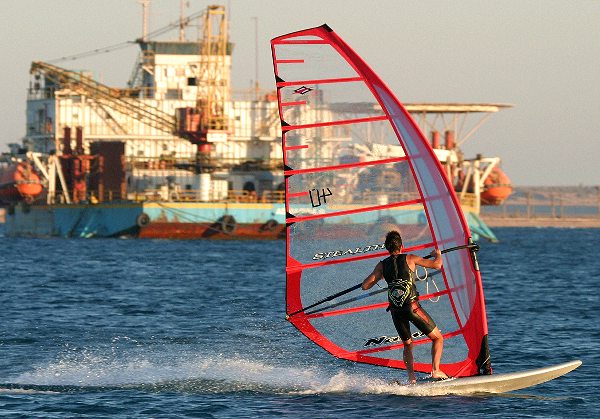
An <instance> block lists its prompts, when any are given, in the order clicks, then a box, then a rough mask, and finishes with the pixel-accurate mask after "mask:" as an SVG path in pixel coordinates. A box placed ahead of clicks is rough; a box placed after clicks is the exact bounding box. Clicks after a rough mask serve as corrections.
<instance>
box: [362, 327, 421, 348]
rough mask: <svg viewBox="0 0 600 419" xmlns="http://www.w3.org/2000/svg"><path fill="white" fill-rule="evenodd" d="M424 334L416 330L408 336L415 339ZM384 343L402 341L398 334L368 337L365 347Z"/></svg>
mask: <svg viewBox="0 0 600 419" xmlns="http://www.w3.org/2000/svg"><path fill="white" fill-rule="evenodd" d="M423 336H425V335H424V334H423V333H422V332H420V331H416V332H414V333H413V334H412V335H410V337H411V338H412V339H417V338H420V337H423ZM386 343H402V339H401V338H400V336H380V337H378V338H370V339H368V340H367V341H366V342H365V345H364V346H365V347H369V346H379V345H385V344H386Z"/></svg>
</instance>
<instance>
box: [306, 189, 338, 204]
mask: <svg viewBox="0 0 600 419" xmlns="http://www.w3.org/2000/svg"><path fill="white" fill-rule="evenodd" d="M325 189H327V192H325ZM313 192H314V194H313ZM308 194H309V195H310V203H311V204H312V206H313V208H315V207H320V206H321V205H322V204H326V203H327V197H328V196H331V195H333V192H331V189H329V188H323V189H321V190H319V189H311V190H310V191H308ZM321 199H323V202H321Z"/></svg>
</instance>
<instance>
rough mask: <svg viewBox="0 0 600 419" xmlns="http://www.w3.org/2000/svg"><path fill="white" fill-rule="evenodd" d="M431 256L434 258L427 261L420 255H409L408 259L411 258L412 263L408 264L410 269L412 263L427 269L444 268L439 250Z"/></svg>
mask: <svg viewBox="0 0 600 419" xmlns="http://www.w3.org/2000/svg"><path fill="white" fill-rule="evenodd" d="M431 256H433V257H434V258H433V259H425V258H422V257H421V256H418V255H408V257H410V261H407V263H408V264H409V267H410V265H411V262H412V264H414V265H419V266H424V267H425V268H432V269H440V268H441V267H442V254H441V252H440V251H439V250H433V251H432V252H431Z"/></svg>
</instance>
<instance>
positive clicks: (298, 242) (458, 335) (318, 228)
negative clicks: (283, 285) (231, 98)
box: [271, 25, 489, 377]
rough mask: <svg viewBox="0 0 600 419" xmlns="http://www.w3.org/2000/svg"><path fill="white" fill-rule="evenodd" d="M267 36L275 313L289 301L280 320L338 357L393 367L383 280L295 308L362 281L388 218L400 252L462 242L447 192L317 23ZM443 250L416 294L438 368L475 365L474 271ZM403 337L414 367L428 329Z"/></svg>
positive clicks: (355, 63)
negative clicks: (281, 212) (430, 321)
mask: <svg viewBox="0 0 600 419" xmlns="http://www.w3.org/2000/svg"><path fill="white" fill-rule="evenodd" d="M271 46H272V54H273V66H274V71H275V78H276V83H277V93H278V94H277V96H278V101H279V112H280V117H281V124H282V147H283V155H284V163H285V178H286V182H285V185H286V191H285V192H286V211H287V218H286V223H287V263H286V277H287V313H288V315H290V314H292V313H296V312H298V313H297V314H293V315H291V316H290V317H289V320H290V321H291V322H292V324H294V326H296V327H297V328H298V329H299V330H300V331H301V332H302V333H303V334H305V335H306V336H307V337H308V338H309V339H311V340H313V341H314V342H315V343H316V344H318V345H320V346H321V347H323V348H324V349H326V350H327V351H329V352H330V353H331V354H333V355H335V356H337V357H339V358H344V359H349V360H352V361H357V362H364V363H370V364H376V365H383V366H388V367H394V368H405V365H404V362H403V361H402V341H401V340H400V339H399V338H398V336H397V333H396V331H395V329H394V326H393V324H392V321H391V318H390V315H389V313H388V312H386V308H387V305H388V304H387V294H386V292H385V290H384V289H375V290H374V291H373V289H372V290H369V291H362V290H360V289H358V290H354V291H352V292H349V293H346V294H343V295H341V296H339V297H337V298H333V299H331V300H328V301H326V302H324V303H322V304H317V305H316V306H315V307H313V308H311V309H307V310H302V309H303V307H308V306H310V305H312V304H314V303H315V302H319V301H320V300H322V299H324V298H325V297H327V296H331V295H334V294H336V293H338V292H339V291H341V290H344V289H347V288H348V287H350V286H352V285H355V284H356V283H357V282H360V281H362V279H364V278H365V277H366V276H367V275H368V274H369V273H370V272H371V271H372V270H373V268H374V266H375V264H376V263H377V262H378V261H379V260H381V259H383V258H384V257H386V256H387V252H386V251H385V248H384V247H383V241H384V237H385V234H386V233H387V232H388V231H389V230H392V229H396V230H399V231H400V232H401V233H402V237H403V242H404V251H405V252H412V253H417V254H422V255H424V254H427V253H429V252H431V250H432V249H434V248H437V249H440V250H445V249H450V248H454V247H459V246H465V245H467V244H469V242H470V236H471V234H470V232H469V228H468V225H467V223H466V221H465V217H464V215H463V213H462V210H461V208H460V206H459V203H458V199H457V197H456V195H455V193H454V190H453V188H452V185H450V183H449V182H448V179H447V178H446V176H445V174H444V171H443V169H442V166H441V164H440V162H439V161H438V160H437V158H436V157H435V154H434V152H433V150H432V149H431V147H430V145H429V143H428V141H427V140H426V138H425V137H424V136H423V134H422V133H421V131H420V130H419V128H418V127H417V125H416V123H415V122H414V120H413V119H412V117H411V116H410V114H409V113H408V112H407V111H406V110H405V109H404V107H403V106H402V104H401V103H400V102H399V101H398V99H396V97H395V96H394V95H393V94H392V93H391V92H390V90H389V89H388V88H387V87H386V85H385V84H384V83H383V81H382V80H381V79H380V78H379V77H378V76H377V75H376V74H375V73H374V72H373V70H371V68H370V67H369V66H368V65H367V64H366V63H365V62H364V61H363V60H362V59H361V58H360V57H359V56H358V55H357V54H356V53H355V52H354V51H353V50H352V49H351V48H350V47H349V46H348V45H347V44H346V43H345V42H344V41H343V40H342V39H341V38H340V37H339V36H338V35H337V34H335V33H334V32H333V31H332V30H331V29H330V28H329V27H328V26H326V25H324V26H321V27H318V28H313V29H308V30H303V31H299V32H294V33H291V34H288V35H284V36H280V37H277V38H275V39H273V40H272V41H271ZM443 262H444V266H443V268H442V270H441V271H436V272H428V273H427V274H428V278H427V280H425V281H419V282H418V285H417V287H418V291H419V293H420V300H421V304H422V305H423V307H424V308H425V309H426V310H427V311H428V312H429V313H430V315H431V316H432V317H433V318H434V320H435V321H436V323H437V325H438V327H439V328H440V330H441V331H442V333H443V335H444V337H445V345H444V356H443V359H442V363H443V364H442V369H443V370H444V371H445V372H446V373H448V374H449V375H452V376H455V377H459V376H470V375H476V374H478V373H481V372H482V371H481V370H482V368H483V366H484V365H487V366H489V363H488V362H489V361H488V359H487V354H488V351H487V322H486V315H485V305H484V299H483V291H482V285H481V277H480V274H479V271H478V268H477V266H476V261H475V260H474V256H473V254H472V252H471V251H470V250H469V249H467V248H463V249H461V250H457V251H452V252H448V253H445V254H444V255H443ZM419 275H421V276H424V272H422V271H421V272H419ZM414 337H415V338H414V339H413V340H414V342H415V349H414V357H415V369H416V370H417V371H422V372H429V371H431V365H430V360H431V355H430V350H431V345H430V340H429V339H428V338H427V337H423V336H419V335H418V333H415V334H414ZM485 372H486V373H489V370H488V371H485Z"/></svg>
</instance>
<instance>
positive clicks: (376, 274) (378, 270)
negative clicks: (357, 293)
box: [362, 262, 383, 290]
mask: <svg viewBox="0 0 600 419" xmlns="http://www.w3.org/2000/svg"><path fill="white" fill-rule="evenodd" d="M381 278H383V265H382V264H381V262H379V263H378V264H377V266H375V269H373V272H371V274H370V275H369V276H368V277H366V278H365V280H364V281H363V282H362V289H363V290H368V289H369V288H371V287H372V286H373V285H375V284H376V283H377V281H379V280H380V279H381Z"/></svg>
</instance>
